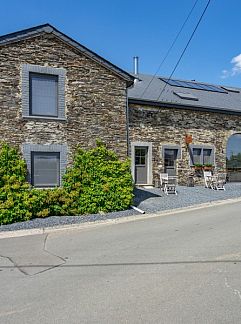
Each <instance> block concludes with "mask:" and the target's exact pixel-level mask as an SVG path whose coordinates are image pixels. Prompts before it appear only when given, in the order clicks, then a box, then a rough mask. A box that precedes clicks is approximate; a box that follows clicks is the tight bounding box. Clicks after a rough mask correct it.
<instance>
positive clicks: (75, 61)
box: [0, 33, 127, 162]
mask: <svg viewBox="0 0 241 324" xmlns="http://www.w3.org/2000/svg"><path fill="white" fill-rule="evenodd" d="M29 66H30V67H31V68H32V69H35V70H36V69H37V70H38V71H40V72H41V73H42V71H43V70H44V71H45V70H46V71H47V72H48V73H49V71H50V72H51V73H54V71H56V69H57V70H59V71H60V76H61V78H63V77H64V78H65V80H64V82H61V86H62V87H63V85H64V94H62V97H61V98H62V99H63V98H64V97H65V101H64V102H63V100H62V102H61V109H63V108H64V110H65V111H64V112H63V111H62V112H61V114H60V117H61V118H51V117H49V118H48V117H34V116H28V113H27V112H26V111H27V109H28V108H27V106H28V94H26V89H27V88H26V82H27V78H26V73H27V72H26V71H27V70H26V69H27V67H29ZM34 66H36V68H34ZM41 67H42V70H41ZM63 71H64V72H63ZM62 81H63V80H62ZM23 82H25V84H23ZM126 88H127V82H126V80H124V78H121V76H120V75H118V74H115V73H114V72H113V71H111V70H110V69H108V68H105V67H104V66H103V65H101V64H100V63H99V62H97V61H96V60H94V59H91V58H89V57H88V56H86V55H84V54H82V53H81V52H80V51H78V50H77V49H76V48H74V47H73V46H71V45H69V44H67V43H65V42H63V41H62V40H60V39H59V38H57V37H55V35H53V34H51V33H50V34H47V33H44V34H40V35H39V36H36V37H30V38H28V39H23V40H20V41H15V42H10V43H9V44H4V45H1V46H0V120H1V122H0V131H1V139H2V140H4V141H6V142H8V143H10V144H12V145H15V146H18V147H23V145H24V144H25V143H27V144H39V145H53V144H58V145H64V146H65V147H67V148H68V153H69V154H68V162H70V161H71V154H72V153H73V152H74V149H75V148H76V146H77V145H79V146H81V147H82V148H90V147H93V146H94V145H95V142H96V139H100V140H102V141H103V142H105V143H106V144H107V146H108V148H110V149H113V150H114V151H115V152H117V154H118V155H119V157H120V158H125V157H126V154H127V130H126V103H127V98H126V95H127V94H126ZM24 91H25V92H24Z"/></svg>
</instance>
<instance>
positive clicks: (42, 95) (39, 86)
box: [30, 73, 58, 116]
mask: <svg viewBox="0 0 241 324" xmlns="http://www.w3.org/2000/svg"><path fill="white" fill-rule="evenodd" d="M30 112H31V115H37V116H58V77H57V76H54V75H44V74H37V73H30Z"/></svg>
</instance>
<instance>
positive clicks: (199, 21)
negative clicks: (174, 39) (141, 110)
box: [157, 0, 211, 101]
mask: <svg viewBox="0 0 241 324" xmlns="http://www.w3.org/2000/svg"><path fill="white" fill-rule="evenodd" d="M210 2H211V0H208V3H207V4H206V7H205V8H204V10H203V12H202V14H201V17H200V18H199V20H198V22H197V24H196V27H195V28H194V30H193V32H192V34H191V36H190V38H189V40H188V42H187V44H186V46H185V47H184V50H183V51H182V53H181V55H180V57H179V59H178V61H177V63H176V65H175V66H174V69H173V70H172V73H171V74H170V76H169V78H168V80H167V83H166V84H165V86H164V87H163V89H162V91H161V93H160V95H159V96H158V98H157V101H158V100H159V99H160V97H161V95H162V94H163V92H164V90H165V89H166V86H167V84H168V81H169V80H170V79H171V78H172V76H173V74H174V73H175V71H176V69H177V67H178V65H179V63H180V62H181V59H182V57H183V55H184V54H185V52H186V50H187V48H188V46H189V44H190V42H191V40H192V38H193V36H194V34H195V32H196V30H197V29H198V26H199V25H200V23H201V21H202V19H203V16H204V15H205V12H206V11H207V9H208V7H209V5H210Z"/></svg>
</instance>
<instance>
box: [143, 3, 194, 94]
mask: <svg viewBox="0 0 241 324" xmlns="http://www.w3.org/2000/svg"><path fill="white" fill-rule="evenodd" d="M198 1H199V0H196V1H195V3H194V5H193V6H192V9H191V10H190V12H189V14H188V15H187V17H186V19H185V20H184V23H183V24H182V26H181V28H180V30H179V32H178V33H177V35H176V37H175V39H174V40H173V42H172V44H171V46H170V47H169V49H168V50H167V52H166V55H165V56H164V58H163V60H162V61H161V63H160V65H159V66H158V68H157V70H156V72H155V74H154V75H153V77H152V79H151V80H150V82H149V83H148V85H147V86H146V88H145V89H144V91H143V92H142V95H141V98H142V97H143V96H144V94H145V92H146V90H147V89H148V88H149V87H150V85H151V83H152V82H153V80H154V79H155V77H156V75H157V74H158V72H159V71H160V68H161V67H162V65H163V64H164V62H165V61H166V59H167V57H168V55H169V54H170V52H171V50H172V49H173V46H174V45H175V44H176V41H177V40H178V38H179V36H180V34H181V32H182V30H183V28H184V27H185V25H186V23H187V22H188V20H189V18H190V16H191V14H192V12H193V10H194V8H195V7H196V5H197V3H198Z"/></svg>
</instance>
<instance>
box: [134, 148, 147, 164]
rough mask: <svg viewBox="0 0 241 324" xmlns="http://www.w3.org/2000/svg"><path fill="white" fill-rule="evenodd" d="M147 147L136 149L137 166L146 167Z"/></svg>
mask: <svg viewBox="0 0 241 324" xmlns="http://www.w3.org/2000/svg"><path fill="white" fill-rule="evenodd" d="M146 154H147V148H146V147H136V149H135V164H136V165H145V164H146Z"/></svg>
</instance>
